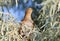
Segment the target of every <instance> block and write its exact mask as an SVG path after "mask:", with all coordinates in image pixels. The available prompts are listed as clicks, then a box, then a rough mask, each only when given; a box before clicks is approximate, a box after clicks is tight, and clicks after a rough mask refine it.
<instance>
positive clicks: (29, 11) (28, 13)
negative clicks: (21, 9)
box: [25, 8, 33, 15]
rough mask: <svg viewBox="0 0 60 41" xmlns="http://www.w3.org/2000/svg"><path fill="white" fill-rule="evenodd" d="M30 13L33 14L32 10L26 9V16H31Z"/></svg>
mask: <svg viewBox="0 0 60 41" xmlns="http://www.w3.org/2000/svg"><path fill="white" fill-rule="evenodd" d="M32 12H33V9H32V8H28V9H26V12H25V13H26V14H27V15H31V14H32Z"/></svg>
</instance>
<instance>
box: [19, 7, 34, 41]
mask: <svg viewBox="0 0 60 41" xmlns="http://www.w3.org/2000/svg"><path fill="white" fill-rule="evenodd" d="M32 12H33V9H32V8H27V9H26V11H25V16H24V18H23V19H22V21H21V23H20V24H21V25H20V28H19V30H18V33H19V34H20V35H21V36H22V37H29V35H30V34H31V32H32V31H33V29H34V22H33V20H32V18H31V14H32ZM28 41H29V40H28Z"/></svg>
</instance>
